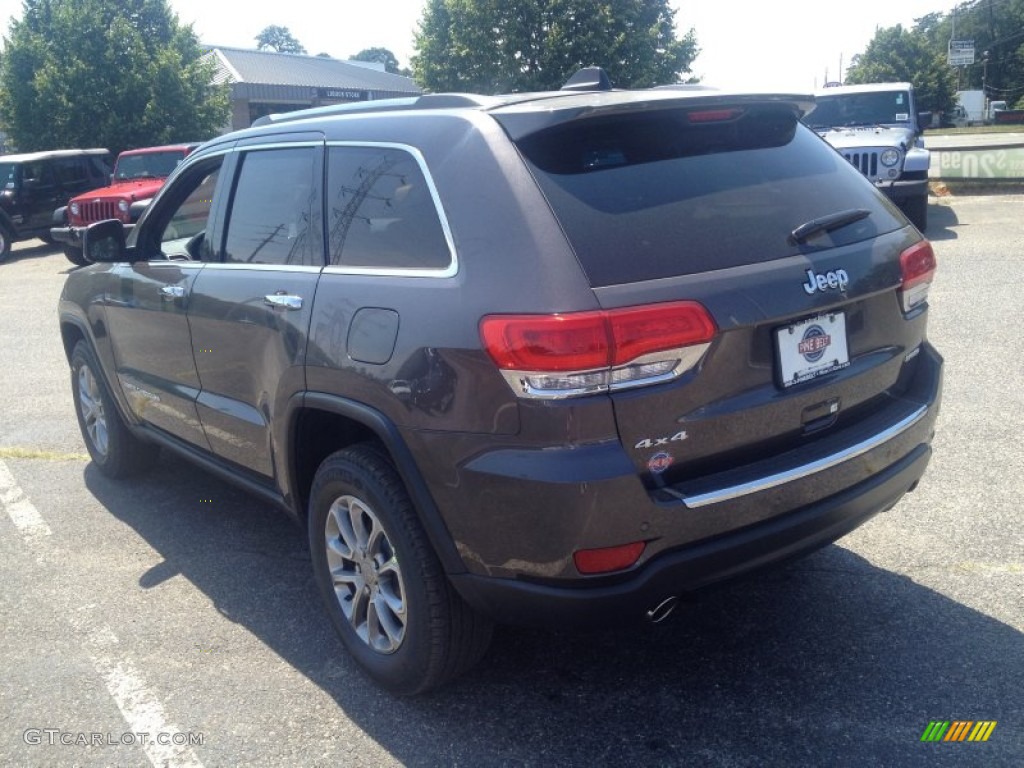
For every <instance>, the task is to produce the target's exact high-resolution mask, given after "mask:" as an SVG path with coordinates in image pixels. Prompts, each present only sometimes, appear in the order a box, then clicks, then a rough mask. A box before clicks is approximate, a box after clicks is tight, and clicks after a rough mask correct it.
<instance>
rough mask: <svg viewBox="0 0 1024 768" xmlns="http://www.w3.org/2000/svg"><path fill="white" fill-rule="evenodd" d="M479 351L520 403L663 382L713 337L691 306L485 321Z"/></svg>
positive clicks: (710, 325)
mask: <svg viewBox="0 0 1024 768" xmlns="http://www.w3.org/2000/svg"><path fill="white" fill-rule="evenodd" d="M480 336H481V339H482V340H483V344H484V349H485V350H487V353H488V354H489V355H490V356H491V359H492V360H494V362H495V363H496V364H497V366H498V368H500V369H501V372H502V374H503V375H504V376H505V378H506V380H507V381H508V382H509V384H510V385H511V386H512V389H513V390H515V392H516V394H518V395H520V396H522V397H539V398H558V397H574V396H577V395H587V394H593V393H595V392H607V391H612V390H617V389H625V388H628V387H637V386H642V385H645V384H653V383H657V382H661V381H668V380H671V379H674V378H676V377H677V376H680V375H681V374H682V373H684V372H685V371H687V370H689V369H690V368H692V367H693V366H694V365H695V364H696V363H697V362H698V361H699V360H700V358H701V357H702V356H703V354H704V352H705V350H706V349H707V347H708V345H709V344H710V343H711V340H712V339H713V338H714V336H715V323H714V320H712V319H711V315H710V314H708V311H707V310H706V309H705V308H704V307H703V306H702V305H700V304H698V303H697V302H694V301H678V302H671V303H665V304H651V305H648V306H642V307H626V308H624V309H613V310H607V311H602V310H599V311H594V312H575V313H568V314H558V315H488V316H487V317H485V318H483V320H481V321H480Z"/></svg>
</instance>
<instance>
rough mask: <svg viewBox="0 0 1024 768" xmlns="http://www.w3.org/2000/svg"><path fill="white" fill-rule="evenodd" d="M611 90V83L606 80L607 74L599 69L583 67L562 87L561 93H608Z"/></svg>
mask: <svg viewBox="0 0 1024 768" xmlns="http://www.w3.org/2000/svg"><path fill="white" fill-rule="evenodd" d="M611 89H612V81H611V80H609V79H608V73H607V72H605V71H604V70H603V69H601V68H600V67H584V68H583V69H581V70H580V71H579V72H577V73H576V74H575V75H573V76H572V77H570V78H569V79H568V80H567V81H566V82H565V85H563V86H562V90H563V91H610V90H611Z"/></svg>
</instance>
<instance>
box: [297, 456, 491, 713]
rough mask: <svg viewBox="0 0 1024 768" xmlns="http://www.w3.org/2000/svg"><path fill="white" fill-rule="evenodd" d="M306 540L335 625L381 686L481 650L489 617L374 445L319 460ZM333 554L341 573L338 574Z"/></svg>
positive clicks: (417, 682)
mask: <svg viewBox="0 0 1024 768" xmlns="http://www.w3.org/2000/svg"><path fill="white" fill-rule="evenodd" d="M353 521H355V522H353ZM343 526H344V527H345V530H344V531H343V530H342V527H343ZM357 529H358V530H357ZM363 540H365V541H363ZM309 543H310V551H311V554H312V559H313V573H314V576H315V578H316V582H317V585H318V586H319V588H320V593H321V595H322V597H323V600H324V605H325V607H326V609H327V613H328V615H329V616H330V618H331V622H332V623H333V624H334V628H335V630H336V631H337V632H338V635H339V636H340V638H341V641H342V643H344V645H345V647H346V648H347V649H348V651H349V653H351V654H352V656H353V658H354V659H355V660H356V662H357V663H358V664H359V666H361V667H362V668H363V669H364V670H365V671H366V672H367V673H368V674H369V675H370V677H372V678H373V679H374V680H375V681H376V682H377V683H378V684H380V685H381V686H382V687H384V688H387V689H388V690H390V691H391V692H393V693H397V694H402V695H413V694H418V693H425V692H426V691H429V690H431V689H433V688H437V687H438V686H440V685H443V684H444V683H446V682H448V681H450V680H452V679H454V678H455V677H457V676H458V675H460V674H462V673H463V672H465V671H466V670H468V669H469V668H470V667H472V666H473V665H474V664H476V663H477V662H478V661H479V660H480V658H481V657H482V656H483V655H484V653H485V652H486V650H487V646H488V645H489V644H490V640H491V632H492V629H493V625H492V623H491V622H490V621H489V620H488V619H486V618H485V617H483V616H481V615H480V614H478V613H477V612H476V611H474V610H473V609H471V608H470V607H469V606H468V605H466V603H465V602H464V601H463V600H462V598H460V597H459V595H458V594H457V593H456V592H455V590H454V588H453V587H452V586H451V584H450V583H449V581H448V579H447V577H446V576H445V573H444V571H443V569H442V568H441V563H440V562H439V561H438V559H437V556H436V555H435V554H434V551H433V549H432V548H431V546H430V542H429V541H428V539H427V536H426V533H425V532H424V531H423V528H422V526H421V524H420V522H419V519H418V518H417V516H416V512H415V510H414V509H413V505H412V502H411V501H410V499H409V495H408V493H406V490H405V487H404V485H403V484H402V481H401V479H400V478H399V476H398V473H397V472H396V471H395V469H394V467H393V466H392V465H391V463H390V462H389V460H388V459H387V457H386V456H385V454H384V453H383V451H382V450H380V449H379V448H377V447H375V446H374V445H371V444H360V445H356V446H353V447H351V448H347V449H345V450H343V451H338V452H337V453H334V454H332V455H331V456H329V457H327V459H325V460H324V462H323V463H322V464H321V465H320V467H319V469H318V470H317V472H316V476H315V478H314V479H313V487H312V490H311V492H310V503H309ZM332 563H333V566H334V574H338V575H341V578H340V579H338V580H337V582H336V581H335V578H334V576H332V570H331V566H332ZM399 563H400V564H401V565H400V566H399ZM364 573H366V574H369V575H367V576H365V577H364V575H363V574H364ZM360 584H361V585H362V586H360ZM375 620H376V621H375Z"/></svg>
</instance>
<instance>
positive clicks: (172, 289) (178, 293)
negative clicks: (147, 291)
mask: <svg viewBox="0 0 1024 768" xmlns="http://www.w3.org/2000/svg"><path fill="white" fill-rule="evenodd" d="M160 298H161V299H163V300H164V301H173V300H174V299H183V298H185V289H184V288H183V287H182V286H180V285H163V286H160Z"/></svg>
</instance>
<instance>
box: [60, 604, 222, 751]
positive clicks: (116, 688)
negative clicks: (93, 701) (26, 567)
mask: <svg viewBox="0 0 1024 768" xmlns="http://www.w3.org/2000/svg"><path fill="white" fill-rule="evenodd" d="M92 608H95V606H85V607H84V608H81V609H79V611H78V612H77V613H70V614H67V615H68V620H69V621H70V622H71V625H72V626H73V627H74V628H75V630H76V632H77V634H78V635H79V638H80V639H81V640H82V645H83V646H84V647H85V649H86V651H87V652H88V654H89V658H90V659H91V660H92V664H93V666H94V667H95V668H96V671H97V672H99V673H100V676H101V677H102V678H103V682H104V683H105V684H106V686H107V690H108V691H109V692H110V695H111V696H112V697H113V698H114V702H115V703H116V704H117V708H118V709H120V710H121V714H122V715H123V716H124V719H125V722H127V723H128V727H129V730H130V731H132V732H133V733H136V734H139V733H145V734H149V738H147V739H146V740H145V741H144V742H141V743H140V745H141V746H142V748H143V749H144V750H145V751H146V756H147V757H148V758H149V761H150V762H151V763H152V764H153V765H154V766H157V767H158V768H163V766H170V767H171V768H203V764H202V763H201V762H200V761H199V758H197V757H196V755H195V753H194V752H193V751H192V749H191V748H190V747H188V746H187V745H186V744H175V743H174V739H173V738H172V737H178V736H186V737H187V736H188V734H182V732H181V730H180V729H179V728H178V727H176V726H175V725H174V724H173V723H171V722H170V721H169V720H168V719H167V715H166V713H165V712H164V708H163V705H162V704H161V703H160V700H159V699H157V697H156V695H155V694H154V693H153V692H152V691H151V690H150V689H149V688H148V687H147V686H146V683H145V681H144V680H143V678H142V675H141V674H140V673H139V672H138V670H136V669H135V667H134V666H133V665H132V663H131V662H130V661H128V659H126V658H123V657H122V658H118V656H117V653H116V649H117V646H118V644H119V641H118V639H117V635H115V634H114V633H113V631H111V629H110V628H109V627H107V626H106V625H104V624H97V625H92V626H90V624H89V621H88V617H87V616H86V615H85V611H88V610H90V609H92Z"/></svg>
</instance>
